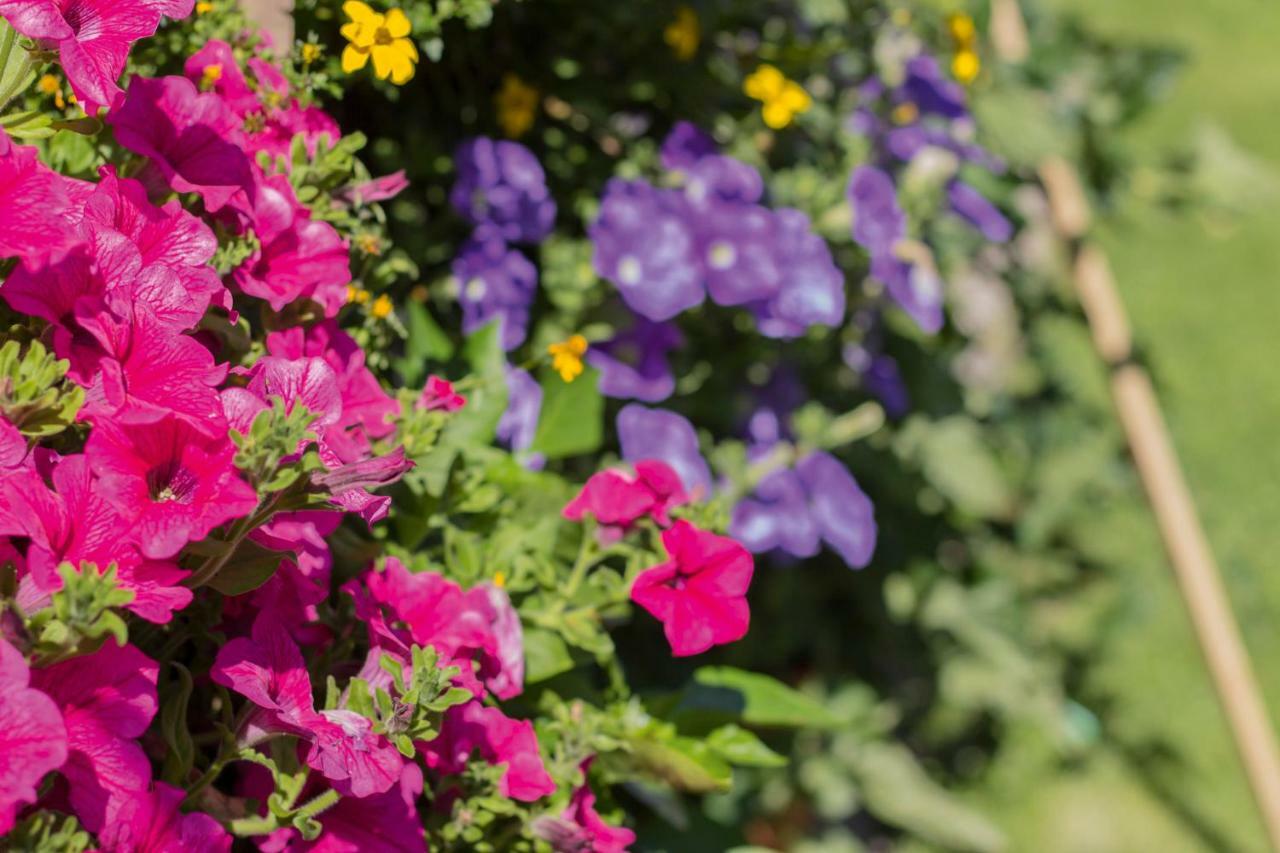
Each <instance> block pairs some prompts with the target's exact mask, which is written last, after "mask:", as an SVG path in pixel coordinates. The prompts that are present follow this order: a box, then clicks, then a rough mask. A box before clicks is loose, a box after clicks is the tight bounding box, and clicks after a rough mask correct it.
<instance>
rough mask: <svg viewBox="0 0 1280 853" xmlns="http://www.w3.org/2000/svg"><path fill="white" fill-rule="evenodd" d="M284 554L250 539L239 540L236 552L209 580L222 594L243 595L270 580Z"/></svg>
mask: <svg viewBox="0 0 1280 853" xmlns="http://www.w3.org/2000/svg"><path fill="white" fill-rule="evenodd" d="M283 556H284V555H283V554H281V553H280V552H279V551H272V550H270V549H269V548H264V547H262V546H261V545H259V544H258V543H257V542H254V541H253V540H252V539H245V540H243V541H241V543H240V545H239V546H238V547H237V548H236V552H235V553H234V554H232V555H231V559H229V560H227V564H226V565H225V566H223V567H222V568H221V569H220V570H219V571H218V574H216V575H215V576H214V577H213V580H211V581H209V586H211V587H213V588H214V589H216V590H217V591H218V592H220V593H222V594H223V595H243V594H244V593H246V592H252V591H253V590H255V589H257V588H258V587H260V586H262V585H263V584H264V583H266V582H267V581H269V580H271V576H272V575H274V574H275V573H276V569H277V568H279V566H280V559H281V558H282V557H283Z"/></svg>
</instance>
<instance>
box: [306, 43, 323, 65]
mask: <svg viewBox="0 0 1280 853" xmlns="http://www.w3.org/2000/svg"><path fill="white" fill-rule="evenodd" d="M319 58H320V45H318V44H315V43H314V42H307V43H306V44H304V45H303V46H302V64H303V65H311V64H313V63H314V62H315V61H316V60H317V59H319Z"/></svg>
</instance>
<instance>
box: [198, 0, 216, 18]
mask: <svg viewBox="0 0 1280 853" xmlns="http://www.w3.org/2000/svg"><path fill="white" fill-rule="evenodd" d="M212 11H213V4H212V3H210V2H209V0H200V2H199V3H197V4H196V14H197V15H207V14H209V13H210V12H212Z"/></svg>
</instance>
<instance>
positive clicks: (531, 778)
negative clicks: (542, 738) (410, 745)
mask: <svg viewBox="0 0 1280 853" xmlns="http://www.w3.org/2000/svg"><path fill="white" fill-rule="evenodd" d="M419 746H420V747H421V748H422V750H423V754H424V757H425V758H426V762H427V767H428V768H429V769H432V770H435V771H437V772H439V773H443V774H446V775H452V774H455V773H460V772H462V770H463V768H465V767H466V765H467V762H468V760H469V759H470V757H471V754H472V753H473V752H478V753H479V754H480V757H481V758H483V759H484V760H485V761H487V762H489V763H490V764H495V765H498V764H505V765H506V771H505V772H504V773H503V774H502V779H501V781H500V782H499V783H498V793H499V794H501V795H502V796H504V797H510V798H511V799H513V800H520V801H522V802H526V803H528V802H533V801H534V800H537V799H541V798H542V797H546V796H549V795H550V794H553V793H555V790H556V783H555V782H554V781H552V779H551V776H550V775H549V774H548V773H547V768H546V767H545V766H544V765H543V763H542V756H541V755H540V754H539V753H538V738H537V736H536V735H535V734H534V731H533V723H531V722H529V721H528V720H513V719H511V718H510V717H508V716H506V715H505V714H503V713H502V711H501V710H499V709H497V708H486V707H485V706H484V705H482V704H480V702H467V703H466V704H464V705H454V706H453V707H452V708H450V709H449V710H448V711H445V714H444V720H443V722H442V723H441V725H440V734H439V736H438V737H436V739H435V740H433V741H430V742H429V743H423V744H419Z"/></svg>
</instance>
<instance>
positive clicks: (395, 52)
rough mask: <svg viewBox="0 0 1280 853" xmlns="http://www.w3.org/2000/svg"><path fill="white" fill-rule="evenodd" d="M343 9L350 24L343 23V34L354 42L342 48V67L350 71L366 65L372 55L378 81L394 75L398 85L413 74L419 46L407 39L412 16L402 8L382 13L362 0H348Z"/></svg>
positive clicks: (406, 80)
mask: <svg viewBox="0 0 1280 853" xmlns="http://www.w3.org/2000/svg"><path fill="white" fill-rule="evenodd" d="M342 11H343V12H344V13H345V14H346V16H347V17H348V18H350V19H351V23H349V24H343V25H342V30H341V32H342V35H343V37H344V38H345V39H346V40H347V41H349V42H351V44H349V45H347V46H346V48H345V49H344V50H343V51H342V70H343V71H345V72H346V73H347V74H350V73H351V72H353V71H359V70H360V69H361V68H364V66H365V64H366V63H367V62H368V61H369V57H373V73H374V74H375V75H376V76H377V77H378V79H379V80H386V79H387V78H388V77H390V78H391V82H392V83H395V84H396V85H397V86H402V85H404V84H405V83H408V82H409V80H410V79H411V78H412V77H413V71H414V68H413V66H414V64H415V63H417V61H418V49H417V48H416V47H414V46H413V42H412V41H410V40H409V39H408V35H409V30H410V25H409V19H408V18H407V17H406V16H405V14H404V12H403V11H401V10H400V9H392V10H391V11H390V12H387V14H385V15H381V14H379V13H377V12H375V11H373V10H372V9H370V8H369V6H368V5H367V4H365V3H362V2H361V0H347V2H345V3H343V4H342Z"/></svg>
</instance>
